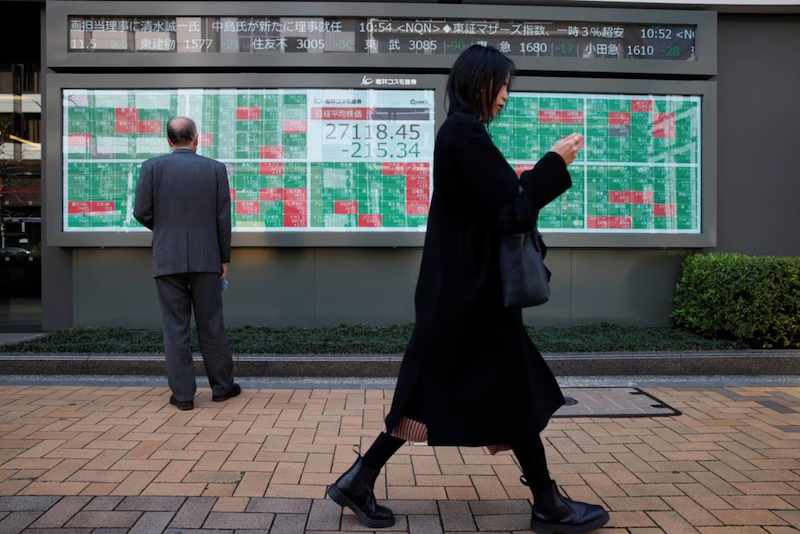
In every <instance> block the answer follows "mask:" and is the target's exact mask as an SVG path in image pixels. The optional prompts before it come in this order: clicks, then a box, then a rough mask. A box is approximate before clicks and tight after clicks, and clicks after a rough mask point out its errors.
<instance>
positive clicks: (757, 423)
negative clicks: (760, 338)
mask: <svg viewBox="0 0 800 534" xmlns="http://www.w3.org/2000/svg"><path fill="white" fill-rule="evenodd" d="M623 389H625V390H626V391H624V392H621V393H620V394H624V395H629V394H630V392H629V391H627V390H630V388H623ZM644 391H645V393H647V394H649V395H651V396H652V397H654V398H655V399H658V400H660V401H662V402H663V403H665V404H666V405H667V406H668V407H671V408H675V409H676V410H679V411H680V412H681V413H680V414H679V415H665V414H664V413H661V412H664V411H667V412H670V413H674V412H671V411H670V410H665V409H664V406H663V405H661V406H653V404H656V405H657V403H654V402H649V401H652V400H653V399H651V398H650V397H647V396H646V395H643V396H641V397H640V398H642V399H645V400H647V401H648V402H647V403H646V404H645V405H644V406H645V407H647V406H650V407H652V411H653V413H652V415H653V416H652V417H648V416H647V415H648V412H647V409H644V408H641V406H640V407H639V409H640V412H641V413H638V414H637V413H635V412H636V410H637V408H636V406H634V404H635V403H633V404H631V405H630V406H627V407H626V406H623V405H622V404H623V403H620V402H618V401H617V400H615V399H614V398H613V395H610V396H609V395H606V394H605V393H609V392H608V391H606V392H605V393H604V395H596V396H594V397H592V394H591V393H592V392H587V391H577V390H576V391H570V390H569V389H565V394H566V395H570V394H571V393H573V394H575V395H576V396H579V395H583V397H582V402H579V404H578V406H576V407H565V408H564V410H569V409H574V410H578V409H579V408H582V409H584V410H586V409H587V405H589V404H590V401H589V399H590V398H595V399H599V400H598V401H597V402H598V406H600V405H605V406H611V405H613V407H612V408H609V409H608V410H607V413H602V412H603V410H602V409H596V410H595V411H594V413H596V414H597V415H606V416H608V415H612V416H613V415H614V413H613V412H614V410H615V409H616V410H622V411H623V412H624V413H626V414H629V415H638V417H599V416H598V417H591V418H590V417H584V416H580V417H578V416H576V417H569V415H570V413H572V412H569V411H565V412H559V414H558V415H559V417H557V418H554V419H553V420H552V422H551V424H550V426H549V427H548V428H547V430H546V431H545V437H546V438H547V442H546V444H547V453H548V458H549V461H550V466H551V470H552V471H553V473H554V477H555V478H556V480H557V481H558V482H559V484H560V485H561V487H562V488H563V490H564V491H565V492H566V493H567V494H569V495H570V496H571V497H573V498H577V499H581V500H588V501H592V502H602V503H604V504H605V505H606V506H607V507H608V508H609V510H610V511H611V521H610V523H609V525H608V526H607V528H605V529H602V530H599V531H597V532H599V533H601V534H622V533H630V534H659V533H668V534H673V533H674V534H685V533H695V532H700V533H703V534H749V533H753V534H756V533H758V534H766V533H771V534H788V533H800V387H796V388H780V387H771V388H754V387H737V388H733V387H731V388H718V389H692V388H685V389H673V388H651V389H645V390H644ZM610 393H614V392H610ZM390 396H391V391H384V390H337V389H334V390H321V389H315V390H301V389H297V390H289V389H274V390H267V389H258V390H256V389H249V390H247V389H246V390H245V391H244V392H243V394H242V395H241V396H240V397H237V398H234V399H231V400H229V401H228V402H226V403H212V402H211V399H210V393H209V392H207V391H203V392H201V393H200V395H199V396H198V398H197V399H196V401H195V405H196V409H195V410H194V411H190V412H181V411H178V410H177V409H175V408H174V407H173V406H170V405H169V404H168V403H167V401H168V398H169V391H168V390H167V389H166V388H163V387H158V388H145V387H61V386H48V387H38V386H37V387H33V386H8V387H0V406H2V410H0V534H9V533H19V532H24V533H30V534H32V533H46V532H47V533H59V534H78V533H81V534H83V533H87V534H88V533H93V534H111V533H120V534H122V533H142V534H157V533H161V532H169V533H179V532H180V533H183V534H189V533H212V532H215V533H222V532H226V533H256V532H264V533H266V532H271V533H276V534H293V533H302V532H309V533H316V534H323V533H324V532H365V531H368V530H367V529H364V528H362V527H360V525H359V524H358V523H357V522H356V521H355V518H354V516H353V515H352V514H350V513H349V512H347V513H344V514H343V513H342V511H341V509H340V508H339V507H338V506H336V505H334V504H333V503H332V502H331V501H330V500H327V499H325V498H324V493H325V487H326V485H327V484H329V483H331V482H333V481H334V480H335V478H336V477H337V476H338V474H340V473H341V472H343V471H344V470H346V469H347V468H348V467H349V466H350V464H351V463H352V461H353V460H354V458H355V455H354V453H353V446H354V445H360V446H361V447H362V450H365V448H366V447H367V446H369V444H370V443H371V442H372V440H373V439H374V437H375V435H376V434H377V432H378V431H379V430H380V428H381V426H382V420H383V414H384V412H385V411H386V409H387V407H388V405H389V403H390ZM656 412H658V413H656ZM574 413H575V414H579V415H580V414H581V413H584V412H580V411H575V412H574ZM519 475H520V471H519V468H518V467H517V465H516V464H515V463H514V459H513V456H511V454H510V453H501V454H498V455H496V456H490V455H488V454H487V453H486V451H485V450H484V449H482V448H447V447H446V448H432V447H428V446H424V445H412V444H407V445H405V446H404V447H403V448H402V449H401V450H400V451H399V452H398V454H397V455H395V457H394V458H393V459H392V461H391V463H390V464H389V465H388V466H387V468H386V470H385V471H384V472H383V473H382V474H381V476H380V477H379V479H378V481H377V484H376V493H377V495H378V498H379V499H381V500H388V502H387V503H386V504H388V505H389V506H390V507H392V508H393V510H394V511H395V513H396V514H397V515H398V523H397V525H396V526H395V527H393V528H392V529H390V530H392V531H395V532H397V531H399V532H411V533H414V534H428V533H442V532H446V533H451V532H475V531H481V532H495V533H500V532H506V533H508V532H518V531H525V530H526V526H527V523H528V520H529V517H530V504H529V502H528V500H527V499H528V498H529V497H530V494H529V493H528V490H527V488H525V487H523V486H522V485H521V484H520V482H519Z"/></svg>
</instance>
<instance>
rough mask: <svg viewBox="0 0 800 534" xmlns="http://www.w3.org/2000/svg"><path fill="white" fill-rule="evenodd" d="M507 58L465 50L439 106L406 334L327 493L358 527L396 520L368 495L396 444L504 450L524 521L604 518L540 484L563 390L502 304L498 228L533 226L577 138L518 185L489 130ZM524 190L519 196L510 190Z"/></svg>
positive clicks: (554, 192) (583, 528)
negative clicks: (401, 352)
mask: <svg viewBox="0 0 800 534" xmlns="http://www.w3.org/2000/svg"><path fill="white" fill-rule="evenodd" d="M514 70H515V69H514V64H513V62H512V61H511V60H510V59H509V58H507V57H506V56H505V55H503V54H502V53H500V52H498V51H497V50H495V49H493V48H490V47H484V46H479V45H475V46H472V47H470V48H468V49H467V50H465V51H464V52H463V53H462V54H461V55H460V56H459V57H458V59H457V60H456V62H455V63H454V65H453V67H452V69H451V72H450V76H449V78H448V81H447V99H448V101H449V111H448V116H447V119H446V120H445V122H444V124H443V125H442V127H441V128H440V130H439V132H438V134H437V138H436V145H435V149H434V162H433V181H434V191H433V198H432V200H431V207H430V214H429V219H428V229H427V233H426V236H425V245H424V250H423V255H422V264H421V267H420V273H419V279H418V282H417V288H416V294H415V313H416V327H415V329H414V332H413V334H412V335H411V339H410V340H409V343H408V347H407V349H406V353H405V356H404V358H403V362H402V365H401V369H400V374H399V377H398V381H397V387H396V390H395V395H394V400H393V403H392V408H391V410H390V413H389V415H388V416H387V417H386V421H385V428H384V430H383V431H382V432H381V433H380V434H379V435H378V437H377V439H376V440H375V442H374V443H373V444H372V446H371V447H370V448H369V450H368V451H367V452H366V453H365V454H364V456H359V457H358V458H357V460H356V461H355V463H354V464H353V466H352V467H351V468H350V469H349V470H348V471H347V472H346V473H344V474H343V475H342V476H341V477H340V478H339V479H338V480H337V481H336V482H335V483H334V484H333V485H332V486H330V487H329V488H328V496H329V497H331V499H333V500H334V501H335V502H337V503H338V504H340V505H341V506H343V507H344V506H346V507H348V508H350V509H351V510H353V512H354V513H355V514H356V515H357V516H358V518H359V519H360V520H361V521H362V522H363V523H364V524H365V525H366V526H368V527H371V528H382V527H388V526H391V525H393V524H394V515H393V514H392V511H391V510H389V509H388V508H386V507H384V506H381V505H379V504H377V503H376V501H375V496H374V493H373V487H374V484H375V480H376V478H377V476H378V473H379V472H380V470H381V468H383V466H384V465H385V464H386V462H387V461H388V460H389V459H390V458H391V457H392V455H393V454H394V453H395V452H397V450H398V449H400V447H401V446H402V445H403V444H404V443H405V442H406V441H427V442H428V444H429V445H436V446H446V445H453V446H476V447H477V446H486V447H488V449H489V451H490V452H491V453H492V454H495V453H496V452H498V451H502V450H508V449H511V450H512V451H513V452H514V454H515V455H516V457H517V460H518V461H519V464H520V466H521V468H522V471H523V474H524V480H526V482H525V483H526V484H527V485H529V486H530V489H531V492H532V494H533V509H532V515H531V529H532V530H534V531H537V532H588V531H590V530H594V529H596V528H599V527H601V526H602V525H604V524H605V523H606V522H607V521H608V513H607V512H606V511H605V510H604V509H603V508H602V507H601V506H598V505H591V504H585V503H580V502H576V501H572V500H570V499H568V498H566V497H564V496H562V495H561V494H560V492H559V491H558V488H557V486H556V484H555V482H554V481H553V480H551V478H550V475H549V472H548V469H547V460H546V457H545V451H544V446H543V444H542V441H541V438H540V436H539V433H540V432H541V431H542V430H543V429H544V428H545V426H546V425H547V423H548V421H549V420H550V417H551V416H552V415H553V413H555V411H556V410H557V409H558V408H560V407H561V406H562V405H563V404H564V397H563V395H562V394H561V390H560V388H559V386H558V383H557V382H556V380H555V377H554V376H553V374H552V372H551V371H550V369H549V367H548V366H547V364H546V363H545V361H544V359H543V358H542V355H541V354H540V353H539V351H538V350H537V349H536V347H535V346H534V345H533V343H532V342H531V340H530V338H529V337H528V335H527V332H526V331H525V328H524V325H523V322H522V310H520V309H518V308H517V309H513V308H506V307H505V306H504V305H503V301H502V296H501V295H502V292H501V282H500V269H499V259H498V258H499V246H500V245H499V242H500V236H501V233H518V232H521V231H526V230H531V229H532V228H534V227H535V226H536V221H537V218H538V215H539V210H540V209H541V208H543V207H544V206H546V205H547V204H548V203H550V202H552V201H553V200H554V199H556V198H557V197H558V196H559V195H561V194H562V193H563V192H564V191H566V190H567V189H569V188H570V187H571V186H572V181H571V179H570V175H569V173H568V172H567V165H568V164H570V163H572V161H573V160H574V159H575V157H576V155H577V152H578V148H579V146H580V141H581V136H580V135H577V134H573V135H571V136H569V137H567V138H565V139H562V140H561V141H559V142H558V143H556V144H555V145H554V146H553V147H552V149H551V150H550V151H549V152H548V153H547V154H545V155H544V156H543V157H542V158H541V159H540V160H539V161H538V162H537V164H536V166H535V167H534V168H533V169H532V170H530V171H526V172H524V173H522V175H521V177H520V178H519V179H518V178H517V175H516V173H515V172H514V170H513V169H512V168H511V167H510V166H509V164H508V162H507V161H506V160H505V158H504V157H503V156H502V154H501V153H500V151H499V150H498V149H497V147H496V146H495V145H494V143H493V142H492V139H491V137H490V136H489V133H488V132H487V130H486V126H487V125H488V124H489V123H490V122H491V121H492V119H494V118H495V117H497V115H498V114H499V113H500V112H501V111H502V109H503V106H504V105H505V103H506V101H507V100H508V91H509V85H510V84H511V82H512V81H513V77H514ZM520 188H522V190H520Z"/></svg>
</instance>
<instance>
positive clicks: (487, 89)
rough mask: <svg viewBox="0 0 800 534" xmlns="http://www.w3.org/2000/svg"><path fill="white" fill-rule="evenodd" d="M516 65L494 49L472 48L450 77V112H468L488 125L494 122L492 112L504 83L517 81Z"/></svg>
mask: <svg viewBox="0 0 800 534" xmlns="http://www.w3.org/2000/svg"><path fill="white" fill-rule="evenodd" d="M515 71H516V67H515V66H514V62H513V61H512V60H511V58H509V57H508V56H506V55H505V54H503V53H502V52H500V51H499V50H497V49H495V48H492V47H491V46H483V45H477V44H476V45H472V46H470V47H469V48H467V49H466V50H464V51H463V52H461V55H459V56H458V58H457V59H456V61H455V63H453V67H452V68H451V69H450V76H449V77H448V78H447V100H448V101H449V102H450V109H449V111H450V112H453V111H466V112H468V113H472V114H474V115H476V116H477V117H478V118H479V119H480V121H481V122H482V123H484V124H489V123H490V122H491V121H492V116H491V109H492V105H494V102H495V100H496V99H497V95H498V93H500V89H501V88H502V87H503V84H505V83H506V81H508V86H509V90H510V89H511V82H512V81H513V80H514V73H515Z"/></svg>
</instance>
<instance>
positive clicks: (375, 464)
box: [364, 432, 406, 471]
mask: <svg viewBox="0 0 800 534" xmlns="http://www.w3.org/2000/svg"><path fill="white" fill-rule="evenodd" d="M405 442H406V440H404V439H400V438H396V437H394V436H390V435H389V434H387V433H386V432H381V433H380V434H378V438H377V439H376V440H375V442H374V443H373V444H372V446H371V447H370V448H369V450H368V451H367V452H366V454H364V463H365V464H367V467H370V468H372V469H374V470H376V471H379V470H380V469H381V468H382V467H383V466H384V465H386V462H388V461H389V458H391V457H392V455H393V454H394V453H396V452H397V451H398V450H399V449H400V447H402V446H403V443H405Z"/></svg>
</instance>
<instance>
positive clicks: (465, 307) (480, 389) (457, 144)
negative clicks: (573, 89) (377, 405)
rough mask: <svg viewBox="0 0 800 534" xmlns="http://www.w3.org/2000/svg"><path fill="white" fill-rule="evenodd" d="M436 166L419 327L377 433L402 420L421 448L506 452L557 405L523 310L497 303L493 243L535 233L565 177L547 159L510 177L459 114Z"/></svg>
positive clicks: (447, 129)
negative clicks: (423, 440) (412, 423)
mask: <svg viewBox="0 0 800 534" xmlns="http://www.w3.org/2000/svg"><path fill="white" fill-rule="evenodd" d="M433 168H434V171H433V181H434V191H433V198H432V200H431V208H430V215H429V219H428V229H427V234H426V237H425V247H424V251H423V254H422V264H421V267H420V273H419V279H418V282H417V288H416V294H415V311H416V327H415V329H414V332H413V334H412V336H411V339H410V340H409V344H408V347H407V349H406V353H405V356H404V358H403V363H402V365H401V369H400V375H399V377H398V382H397V388H396V390H395V395H394V401H393V404H392V409H391V411H390V413H389V415H388V416H387V418H386V427H387V430H388V431H389V432H391V430H392V428H393V427H394V425H395V424H396V422H397V420H398V418H399V417H400V416H403V415H405V416H408V417H411V418H412V419H415V420H418V421H420V422H423V423H425V424H426V425H427V427H428V443H429V444H430V445H462V446H481V445H501V444H512V443H515V442H518V441H520V440H522V439H527V438H529V437H532V436H534V435H536V434H537V433H538V432H540V431H541V430H542V429H543V428H544V427H545V426H546V425H547V422H548V420H549V419H550V417H551V416H552V415H553V413H554V412H555V411H556V410H557V409H558V408H559V407H561V406H562V405H563V403H564V397H563V396H562V394H561V390H560V388H559V386H558V383H557V382H556V380H555V378H554V377H553V374H552V372H551V371H550V369H549V367H548V366H547V364H546V363H545V361H544V359H543V358H542V355H541V354H540V353H539V351H538V350H537V349H536V347H535V346H534V345H533V343H532V342H531V340H530V338H529V337H528V335H527V333H526V331H525V328H524V326H523V323H522V311H521V310H520V309H508V308H505V307H504V305H503V302H502V300H501V289H500V271H499V267H498V255H499V236H500V233H501V232H506V233H515V232H519V231H524V230H530V229H531V228H533V227H534V226H535V225H536V219H537V217H538V215H539V210H540V209H541V208H542V207H544V206H545V205H547V204H548V203H550V202H551V201H553V200H554V199H555V198H557V197H558V196H559V195H561V194H562V193H563V192H564V191H566V190H567V189H569V188H570V187H571V186H572V181H571V179H570V176H569V173H568V172H567V167H566V165H565V163H564V161H563V160H562V159H561V157H560V156H559V155H557V154H555V153H553V152H549V153H547V154H546V155H545V156H544V157H542V159H541V160H539V162H538V163H537V164H536V166H535V167H534V168H533V169H532V170H530V171H526V172H524V173H522V175H521V176H520V178H519V179H518V178H517V175H516V173H515V172H514V170H513V169H512V168H511V166H510V165H509V164H508V163H507V162H506V160H505V158H504V157H503V155H502V154H501V153H500V151H499V150H498V149H497V147H495V145H494V143H493V142H492V139H491V137H490V136H489V134H488V132H487V131H486V128H485V127H484V126H483V125H482V124H481V123H480V122H479V121H478V119H477V117H475V116H474V115H472V114H470V113H464V112H460V111H454V112H451V113H450V114H449V115H448V117H447V119H446V120H445V122H444V124H443V125H442V127H441V128H440V129H439V133H438V134H437V138H436V147H435V153H434V164H433ZM520 185H521V186H522V187H523V189H524V191H522V192H520V191H519V186H520ZM555 276H558V273H555Z"/></svg>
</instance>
